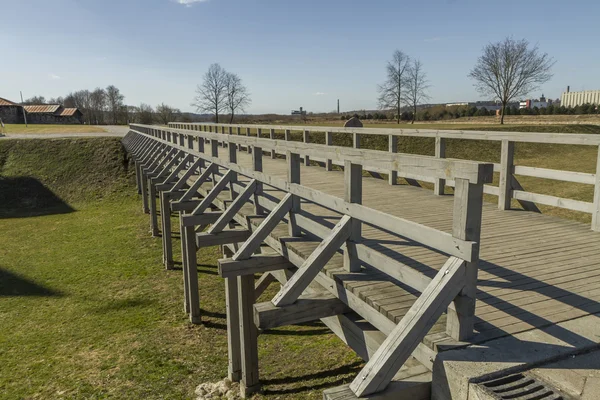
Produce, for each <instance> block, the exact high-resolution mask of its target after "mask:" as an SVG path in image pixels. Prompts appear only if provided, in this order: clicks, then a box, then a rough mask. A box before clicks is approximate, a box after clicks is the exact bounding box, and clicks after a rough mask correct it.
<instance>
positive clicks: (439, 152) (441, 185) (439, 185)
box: [433, 136, 446, 196]
mask: <svg viewBox="0 0 600 400" xmlns="http://www.w3.org/2000/svg"><path fill="white" fill-rule="evenodd" d="M435 156H436V157H437V158H446V139H445V138H442V137H439V136H438V137H436V138H435ZM445 188H446V180H445V179H440V178H436V179H435V181H434V183H433V194H435V195H437V196H442V195H443V194H444V189H445Z"/></svg>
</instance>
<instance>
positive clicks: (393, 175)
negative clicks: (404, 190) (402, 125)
mask: <svg viewBox="0 0 600 400" xmlns="http://www.w3.org/2000/svg"><path fill="white" fill-rule="evenodd" d="M388 151H389V152H390V153H397V152H398V136H396V135H389V137H388ZM388 183H389V184H390V185H397V184H398V171H396V170H390V174H389V175H388Z"/></svg>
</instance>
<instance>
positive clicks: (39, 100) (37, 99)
mask: <svg viewBox="0 0 600 400" xmlns="http://www.w3.org/2000/svg"><path fill="white" fill-rule="evenodd" d="M23 104H26V105H30V104H31V105H34V104H46V98H45V97H44V96H33V97H30V98H29V99H25V101H24V102H23Z"/></svg>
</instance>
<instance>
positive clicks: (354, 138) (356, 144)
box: [352, 132, 360, 149]
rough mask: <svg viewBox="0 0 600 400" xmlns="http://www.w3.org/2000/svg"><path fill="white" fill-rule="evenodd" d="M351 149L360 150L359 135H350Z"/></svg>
mask: <svg viewBox="0 0 600 400" xmlns="http://www.w3.org/2000/svg"><path fill="white" fill-rule="evenodd" d="M352 147H354V148H355V149H360V133H356V132H354V133H353V134H352Z"/></svg>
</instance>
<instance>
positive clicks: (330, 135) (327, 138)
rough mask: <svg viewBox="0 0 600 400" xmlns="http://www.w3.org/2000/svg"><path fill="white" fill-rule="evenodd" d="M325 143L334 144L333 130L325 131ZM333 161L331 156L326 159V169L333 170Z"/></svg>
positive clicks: (327, 144)
mask: <svg viewBox="0 0 600 400" xmlns="http://www.w3.org/2000/svg"><path fill="white" fill-rule="evenodd" d="M325 145H326V146H333V132H325ZM332 166H333V163H332V161H331V159H330V158H327V159H325V171H331V169H332Z"/></svg>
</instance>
